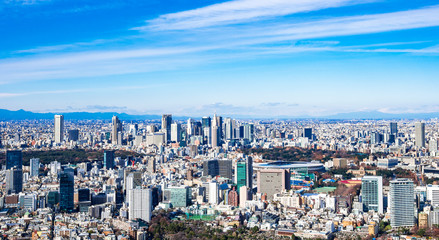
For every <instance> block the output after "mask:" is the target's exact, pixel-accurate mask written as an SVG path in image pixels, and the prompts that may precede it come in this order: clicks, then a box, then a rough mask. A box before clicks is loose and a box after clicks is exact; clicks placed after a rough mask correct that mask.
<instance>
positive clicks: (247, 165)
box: [235, 157, 253, 192]
mask: <svg viewBox="0 0 439 240" xmlns="http://www.w3.org/2000/svg"><path fill="white" fill-rule="evenodd" d="M235 173H236V174H235V183H236V185H237V189H238V192H239V190H240V189H241V187H242V186H247V188H248V189H252V188H253V159H252V157H247V158H246V159H245V160H240V161H237V162H236V168H235Z"/></svg>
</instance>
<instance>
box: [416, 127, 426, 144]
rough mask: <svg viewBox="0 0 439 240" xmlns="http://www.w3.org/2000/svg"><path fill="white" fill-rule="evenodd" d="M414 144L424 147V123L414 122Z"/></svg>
mask: <svg viewBox="0 0 439 240" xmlns="http://www.w3.org/2000/svg"><path fill="white" fill-rule="evenodd" d="M415 144H416V147H420V148H423V147H425V123H422V122H417V123H415Z"/></svg>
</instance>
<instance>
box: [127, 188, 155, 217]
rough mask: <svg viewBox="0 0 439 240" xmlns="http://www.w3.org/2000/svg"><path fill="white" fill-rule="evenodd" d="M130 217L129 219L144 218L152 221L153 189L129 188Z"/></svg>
mask: <svg viewBox="0 0 439 240" xmlns="http://www.w3.org/2000/svg"><path fill="white" fill-rule="evenodd" d="M128 192H129V193H130V194H129V199H128V218H129V220H134V219H142V220H144V221H146V222H149V221H151V212H152V191H151V189H140V188H136V189H131V190H128Z"/></svg>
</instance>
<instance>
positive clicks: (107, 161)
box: [104, 150, 114, 169]
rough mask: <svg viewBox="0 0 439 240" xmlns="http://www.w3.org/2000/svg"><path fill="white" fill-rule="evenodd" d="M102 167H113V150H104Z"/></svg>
mask: <svg viewBox="0 0 439 240" xmlns="http://www.w3.org/2000/svg"><path fill="white" fill-rule="evenodd" d="M104 168H105V169H113V168H114V151H112V150H105V151H104Z"/></svg>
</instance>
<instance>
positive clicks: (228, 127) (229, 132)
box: [224, 118, 235, 140]
mask: <svg viewBox="0 0 439 240" xmlns="http://www.w3.org/2000/svg"><path fill="white" fill-rule="evenodd" d="M224 128H225V129H224V132H225V136H224V137H225V139H227V140H230V139H234V138H235V120H233V119H231V118H226V119H225V120H224Z"/></svg>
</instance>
